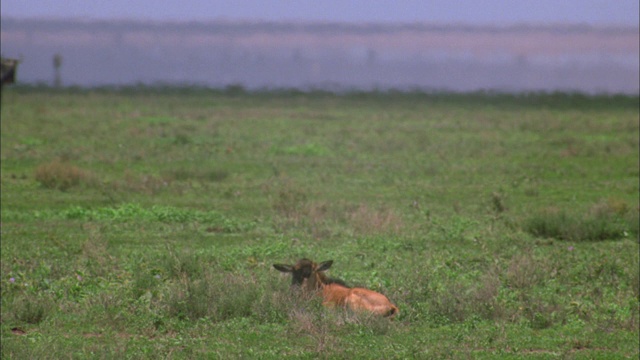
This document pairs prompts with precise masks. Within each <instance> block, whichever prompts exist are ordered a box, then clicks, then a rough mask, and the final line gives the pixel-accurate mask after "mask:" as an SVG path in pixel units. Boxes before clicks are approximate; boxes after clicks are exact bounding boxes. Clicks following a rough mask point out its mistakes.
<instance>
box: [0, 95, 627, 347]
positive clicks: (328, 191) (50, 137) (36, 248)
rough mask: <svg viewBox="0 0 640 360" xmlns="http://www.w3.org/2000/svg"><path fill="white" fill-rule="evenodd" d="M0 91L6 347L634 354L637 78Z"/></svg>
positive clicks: (0, 256) (0, 327)
mask: <svg viewBox="0 0 640 360" xmlns="http://www.w3.org/2000/svg"><path fill="white" fill-rule="evenodd" d="M4 91H5V93H4V94H3V99H2V100H3V104H2V119H1V170H2V171H1V186H2V189H1V190H2V192H1V196H2V198H1V200H2V204H1V205H2V208H1V210H2V212H1V227H0V230H1V232H2V233H1V235H2V242H1V244H0V246H1V249H0V250H1V253H0V260H1V263H0V265H1V271H2V272H1V278H0V285H1V305H2V307H1V314H0V315H1V318H0V331H1V333H0V334H1V335H2V336H1V339H2V340H1V341H2V343H1V346H2V356H3V358H15V359H29V358H33V359H36V358H37V359H41V358H100V359H102V358H149V359H156V358H185V359H186V358H274V359H276V358H277V359H281V358H292V359H294V358H295V359H299V358H303V359H304V358H348V357H355V358H390V359H391V358H399V359H406V358H487V359H489V358H497V357H499V358H507V359H510V358H540V359H543V358H544V359H547V358H637V357H638V355H639V350H638V349H639V345H640V344H639V342H638V336H639V335H640V331H639V323H640V321H639V308H640V294H639V293H640V292H639V282H640V277H639V262H640V259H639V255H638V253H639V240H638V239H639V237H638V232H639V231H638V215H639V213H638V211H639V210H638V209H639V199H638V197H639V185H638V182H639V180H640V179H639V178H640V175H639V166H638V163H639V153H638V148H639V138H638V132H639V123H638V118H639V110H638V106H639V100H638V97H637V96H635V97H627V96H584V95H580V94H562V93H557V94H522V95H508V94H493V93H474V94H441V93H433V94H428V93H420V92H410V93H399V92H386V93H385V92H373V93H356V92H354V93H346V94H342V95H335V94H331V93H326V92H321V91H315V92H310V93H302V92H295V91H273V92H248V91H245V90H244V89H237V88H230V89H226V90H220V91H214V90H207V89H198V88H194V89H189V88H166V89H161V88H145V87H140V88H124V89H95V90H83V89H66V90H61V91H57V90H54V89H46V88H37V87H36V88H30V87H15V88H7V89H5V90H4ZM301 257H309V258H312V259H314V260H316V261H323V260H329V259H333V260H334V266H333V267H332V269H331V271H330V275H332V276H335V277H339V278H342V279H344V280H346V282H347V283H349V284H352V285H358V286H365V287H368V288H371V289H374V290H377V291H380V292H383V293H384V294H386V295H387V296H388V297H389V298H390V299H391V300H392V301H393V302H394V303H395V304H396V305H397V306H398V307H399V308H400V314H399V316H398V317H397V318H396V319H395V320H394V321H391V322H389V321H387V320H386V319H379V318H376V317H371V316H366V315H364V314H351V313H348V312H344V311H341V310H332V309H326V308H323V307H322V305H321V301H320V300H319V299H317V298H300V297H298V296H296V294H291V293H290V292H289V281H290V279H289V278H287V277H285V276H282V275H281V274H280V273H279V272H278V271H276V270H275V269H273V268H272V266H271V265H272V264H273V263H283V262H287V263H291V262H294V261H296V260H297V259H298V258H301Z"/></svg>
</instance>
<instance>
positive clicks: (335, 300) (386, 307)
mask: <svg viewBox="0 0 640 360" xmlns="http://www.w3.org/2000/svg"><path fill="white" fill-rule="evenodd" d="M332 264H333V260H329V261H324V262H321V263H320V264H316V263H314V262H313V261H311V260H309V259H301V260H299V261H298V262H297V263H296V264H295V265H285V264H273V267H274V268H276V269H277V270H279V271H282V272H286V273H291V276H292V280H291V286H296V287H300V288H301V289H302V291H305V292H318V293H319V294H320V291H322V293H321V295H322V298H323V300H324V301H323V302H322V303H323V305H325V306H335V305H339V306H343V307H346V308H349V309H351V310H353V311H369V312H372V313H374V314H378V315H382V316H385V317H390V318H391V317H393V316H395V315H396V314H397V313H398V308H397V307H396V306H395V305H393V304H392V303H391V301H389V299H387V297H386V296H384V295H382V294H380V293H378V292H375V291H373V290H369V289H364V288H358V287H355V288H350V287H348V286H347V285H346V284H345V283H344V282H342V281H340V280H336V279H331V278H329V277H327V276H326V275H325V274H323V271H325V270H327V269H329V268H330V267H331V265H332Z"/></svg>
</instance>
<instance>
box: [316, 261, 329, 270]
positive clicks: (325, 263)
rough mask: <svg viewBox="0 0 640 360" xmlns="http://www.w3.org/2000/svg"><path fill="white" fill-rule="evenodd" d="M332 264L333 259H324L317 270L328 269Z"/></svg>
mask: <svg viewBox="0 0 640 360" xmlns="http://www.w3.org/2000/svg"><path fill="white" fill-rule="evenodd" d="M331 265H333V260H327V261H323V262H321V263H320V265H318V268H317V269H316V271H318V272H319V271H325V270H328V269H329V268H330V267H331Z"/></svg>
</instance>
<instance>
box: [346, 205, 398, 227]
mask: <svg viewBox="0 0 640 360" xmlns="http://www.w3.org/2000/svg"><path fill="white" fill-rule="evenodd" d="M348 221H349V223H350V224H351V226H352V227H353V229H354V230H355V231H356V232H357V233H359V234H363V235H374V234H399V233H400V232H401V231H402V229H403V228H404V227H405V225H404V222H403V221H402V218H401V217H400V215H398V214H397V213H396V212H395V211H393V210H392V209H386V208H381V209H373V208H371V207H370V206H368V205H366V204H361V205H360V206H358V207H357V208H356V209H355V210H353V211H352V212H351V213H350V214H349V215H348Z"/></svg>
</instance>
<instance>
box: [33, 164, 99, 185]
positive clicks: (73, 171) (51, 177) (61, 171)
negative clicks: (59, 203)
mask: <svg viewBox="0 0 640 360" xmlns="http://www.w3.org/2000/svg"><path fill="white" fill-rule="evenodd" d="M35 179H36V181H37V182H39V183H40V184H41V185H42V186H44V187H45V188H48V189H57V190H61V191H66V190H68V189H70V188H72V187H74V186H78V185H80V184H81V183H82V182H87V181H89V180H90V179H91V175H90V174H89V173H88V172H87V171H85V170H82V169H80V168H78V167H76V166H74V165H71V164H69V163H67V162H64V161H60V160H53V161H51V162H49V163H46V164H41V165H40V166H38V168H36V171H35Z"/></svg>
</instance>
